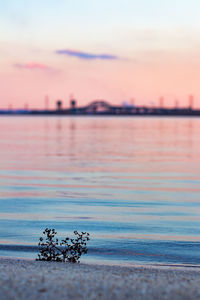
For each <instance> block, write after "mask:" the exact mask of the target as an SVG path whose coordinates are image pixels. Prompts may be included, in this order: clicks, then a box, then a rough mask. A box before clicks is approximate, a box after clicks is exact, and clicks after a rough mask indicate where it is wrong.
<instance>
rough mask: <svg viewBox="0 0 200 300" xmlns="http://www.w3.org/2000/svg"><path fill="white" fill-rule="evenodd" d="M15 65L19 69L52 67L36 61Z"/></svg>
mask: <svg viewBox="0 0 200 300" xmlns="http://www.w3.org/2000/svg"><path fill="white" fill-rule="evenodd" d="M14 67H16V68H18V69H28V70H48V69H50V68H49V67H48V66H47V65H45V64H40V63H36V62H30V63H27V64H20V63H17V64H15V65H14Z"/></svg>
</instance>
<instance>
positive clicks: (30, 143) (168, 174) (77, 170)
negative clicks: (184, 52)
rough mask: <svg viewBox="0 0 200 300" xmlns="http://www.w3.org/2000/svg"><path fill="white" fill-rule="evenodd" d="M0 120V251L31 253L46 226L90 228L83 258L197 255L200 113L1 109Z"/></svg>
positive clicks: (188, 258)
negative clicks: (12, 113) (17, 112)
mask: <svg viewBox="0 0 200 300" xmlns="http://www.w3.org/2000/svg"><path fill="white" fill-rule="evenodd" d="M0 128H1V131H0V140H1V147H0V165H1V169H0V182H1V184H0V207H1V210H0V255H3V256H7V255H9V256H14V257H19V256H20V257H32V258H33V257H36V252H35V251H37V250H36V246H37V242H38V239H39V237H40V235H41V233H42V231H43V229H44V228H46V227H49V228H56V230H57V231H58V234H59V235H60V236H63V237H64V236H65V235H70V234H71V233H72V232H73V231H74V230H79V231H88V232H89V233H90V234H91V241H90V242H89V253H88V255H87V256H85V260H87V261H113V263H125V262H129V263H134V262H137V263H141V262H146V263H181V264H182V263H190V264H198V263H199V262H200V252H199V246H200V234H199V226H200V198H199V194H200V184H199V183H200V169H199V164H200V147H199V145H200V137H199V132H200V119H198V118H192V119H190V118H159V117H158V118H153V117H149V118H142V117H139V118H137V117H57V116H54V117H1V119H0ZM32 246H33V247H32Z"/></svg>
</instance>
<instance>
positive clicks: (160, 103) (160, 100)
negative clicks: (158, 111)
mask: <svg viewBox="0 0 200 300" xmlns="http://www.w3.org/2000/svg"><path fill="white" fill-rule="evenodd" d="M159 106H160V108H163V106H164V98H163V97H160V99H159Z"/></svg>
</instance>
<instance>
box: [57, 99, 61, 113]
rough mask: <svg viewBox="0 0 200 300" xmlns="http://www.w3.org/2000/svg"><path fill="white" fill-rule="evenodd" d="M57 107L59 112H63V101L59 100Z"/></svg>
mask: <svg viewBox="0 0 200 300" xmlns="http://www.w3.org/2000/svg"><path fill="white" fill-rule="evenodd" d="M56 107H57V110H59V111H61V110H62V101H61V100H58V101H57V102H56Z"/></svg>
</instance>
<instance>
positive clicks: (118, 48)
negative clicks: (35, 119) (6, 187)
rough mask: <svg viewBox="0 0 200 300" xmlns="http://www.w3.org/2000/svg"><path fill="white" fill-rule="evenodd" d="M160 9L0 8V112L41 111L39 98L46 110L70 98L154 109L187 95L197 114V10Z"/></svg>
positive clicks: (62, 4) (122, 5)
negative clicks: (47, 104)
mask: <svg viewBox="0 0 200 300" xmlns="http://www.w3.org/2000/svg"><path fill="white" fill-rule="evenodd" d="M94 3H96V5H94ZM159 3H160V1H157V0H152V3H151V6H150V5H149V4H148V1H147V0H142V1H141V3H140V4H138V3H137V2H136V1H128V0H125V1H122V0H118V1H113V0H111V1H110V2H109V5H108V4H107V2H105V1H102V2H101V5H100V3H99V2H97V1H94V2H91V1H89V0H86V2H85V5H84V6H83V4H82V2H81V1H80V0H77V1H74V2H72V1H64V0H60V1H59V2H58V3H57V4H56V3H55V2H53V1H46V0H44V2H43V3H42V4H41V3H40V2H39V0H37V1H30V2H29V3H27V2H26V1H25V0H19V1H18V2H17V4H16V2H15V1H13V0H8V1H3V2H2V3H1V4H0V11H1V13H0V20H1V21H0V23H2V24H0V25H1V26H0V27H1V31H2V34H1V35H0V36H1V37H0V54H1V55H0V63H1V69H0V82H1V87H0V107H1V108H6V107H8V105H11V104H12V106H13V107H14V108H23V107H24V105H25V103H28V105H29V107H30V108H36V107H38V108H43V107H44V97H45V95H48V96H49V101H50V107H55V101H56V100H57V99H62V100H63V101H64V103H65V104H64V106H68V105H69V97H70V94H73V95H74V97H75V98H76V99H77V101H78V104H79V105H84V104H87V103H88V102H90V101H92V100H94V99H105V100H107V101H109V102H112V103H114V104H121V103H122V102H123V101H126V102H130V101H131V99H132V98H134V99H135V104H136V105H137V104H138V105H142V104H145V105H156V104H157V103H158V99H159V97H160V96H163V97H164V99H165V102H164V103H165V105H170V106H172V105H174V102H175V100H178V101H179V103H180V106H185V105H188V95H189V94H194V96H195V107H200V89H199V78H200V54H199V53H200V52H199V50H200V39H199V37H198V36H199V31H200V23H199V21H198V20H199V18H198V19H197V11H199V10H198V9H200V3H198V2H197V1H195V0H192V1H191V2H190V4H189V5H188V1H185V0H183V1H179V0H174V2H173V3H174V4H173V5H172V1H171V0H170V1H168V4H167V2H166V3H165V2H163V3H162V5H161V4H159ZM107 6H109V7H107ZM111 8H112V10H113V11H112V15H110V14H109V9H111ZM154 8H156V10H155V9H154ZM107 10H108V11H107ZM161 16H162V17H161ZM2 28H4V30H2ZM59 51H64V52H63V53H59ZM70 51H71V52H70Z"/></svg>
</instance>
